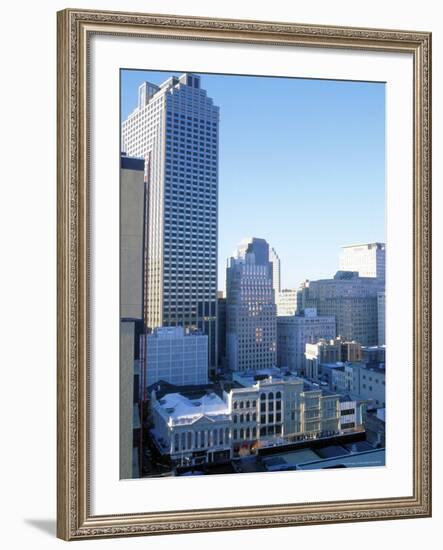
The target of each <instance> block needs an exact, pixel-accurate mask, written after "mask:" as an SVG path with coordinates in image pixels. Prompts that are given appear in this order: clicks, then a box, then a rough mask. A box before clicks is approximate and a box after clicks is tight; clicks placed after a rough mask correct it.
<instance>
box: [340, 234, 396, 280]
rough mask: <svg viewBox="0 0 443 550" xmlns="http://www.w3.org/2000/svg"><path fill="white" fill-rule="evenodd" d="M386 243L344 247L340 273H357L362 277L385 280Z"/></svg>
mask: <svg viewBox="0 0 443 550" xmlns="http://www.w3.org/2000/svg"><path fill="white" fill-rule="evenodd" d="M385 263H386V245H385V243H365V244H353V245H349V246H343V247H342V249H341V253H340V267H339V269H340V271H357V273H358V274H359V276H360V277H378V278H379V279H382V280H384V279H385Z"/></svg>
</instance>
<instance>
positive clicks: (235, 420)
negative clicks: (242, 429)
mask: <svg viewBox="0 0 443 550" xmlns="http://www.w3.org/2000/svg"><path fill="white" fill-rule="evenodd" d="M237 422H238V415H237V414H234V424H237Z"/></svg>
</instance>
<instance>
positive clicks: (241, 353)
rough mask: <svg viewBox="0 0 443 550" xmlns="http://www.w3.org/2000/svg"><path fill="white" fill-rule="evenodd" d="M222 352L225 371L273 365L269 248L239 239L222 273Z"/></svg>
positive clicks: (274, 336)
mask: <svg viewBox="0 0 443 550" xmlns="http://www.w3.org/2000/svg"><path fill="white" fill-rule="evenodd" d="M226 289H227V295H226V348H227V349H226V353H227V363H228V368H229V370H232V371H239V370H253V371H255V370H259V369H264V368H269V367H273V366H275V364H276V340H277V334H276V306H275V298H274V289H273V287H272V264H271V262H270V261H269V245H268V243H267V242H266V241H265V240H264V239H258V238H251V239H245V240H243V241H242V242H241V243H240V245H239V246H238V249H237V252H236V257H232V258H230V260H229V263H228V267H227V270H226Z"/></svg>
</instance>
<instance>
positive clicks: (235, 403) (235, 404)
mask: <svg viewBox="0 0 443 550" xmlns="http://www.w3.org/2000/svg"><path fill="white" fill-rule="evenodd" d="M237 407H238V403H237V401H234V409H236V408H237Z"/></svg>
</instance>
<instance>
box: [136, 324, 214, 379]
mask: <svg viewBox="0 0 443 550" xmlns="http://www.w3.org/2000/svg"><path fill="white" fill-rule="evenodd" d="M142 341H144V343H145V349H144V356H145V361H146V384H145V387H149V386H151V385H152V384H154V383H156V382H158V381H159V380H163V381H164V382H169V383H170V384H175V385H177V386H184V385H191V384H192V385H198V384H207V382H208V337H207V335H205V334H201V333H199V332H193V333H189V334H187V333H185V330H184V329H183V327H160V328H156V329H154V331H153V332H152V333H151V334H147V335H144V336H142Z"/></svg>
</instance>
